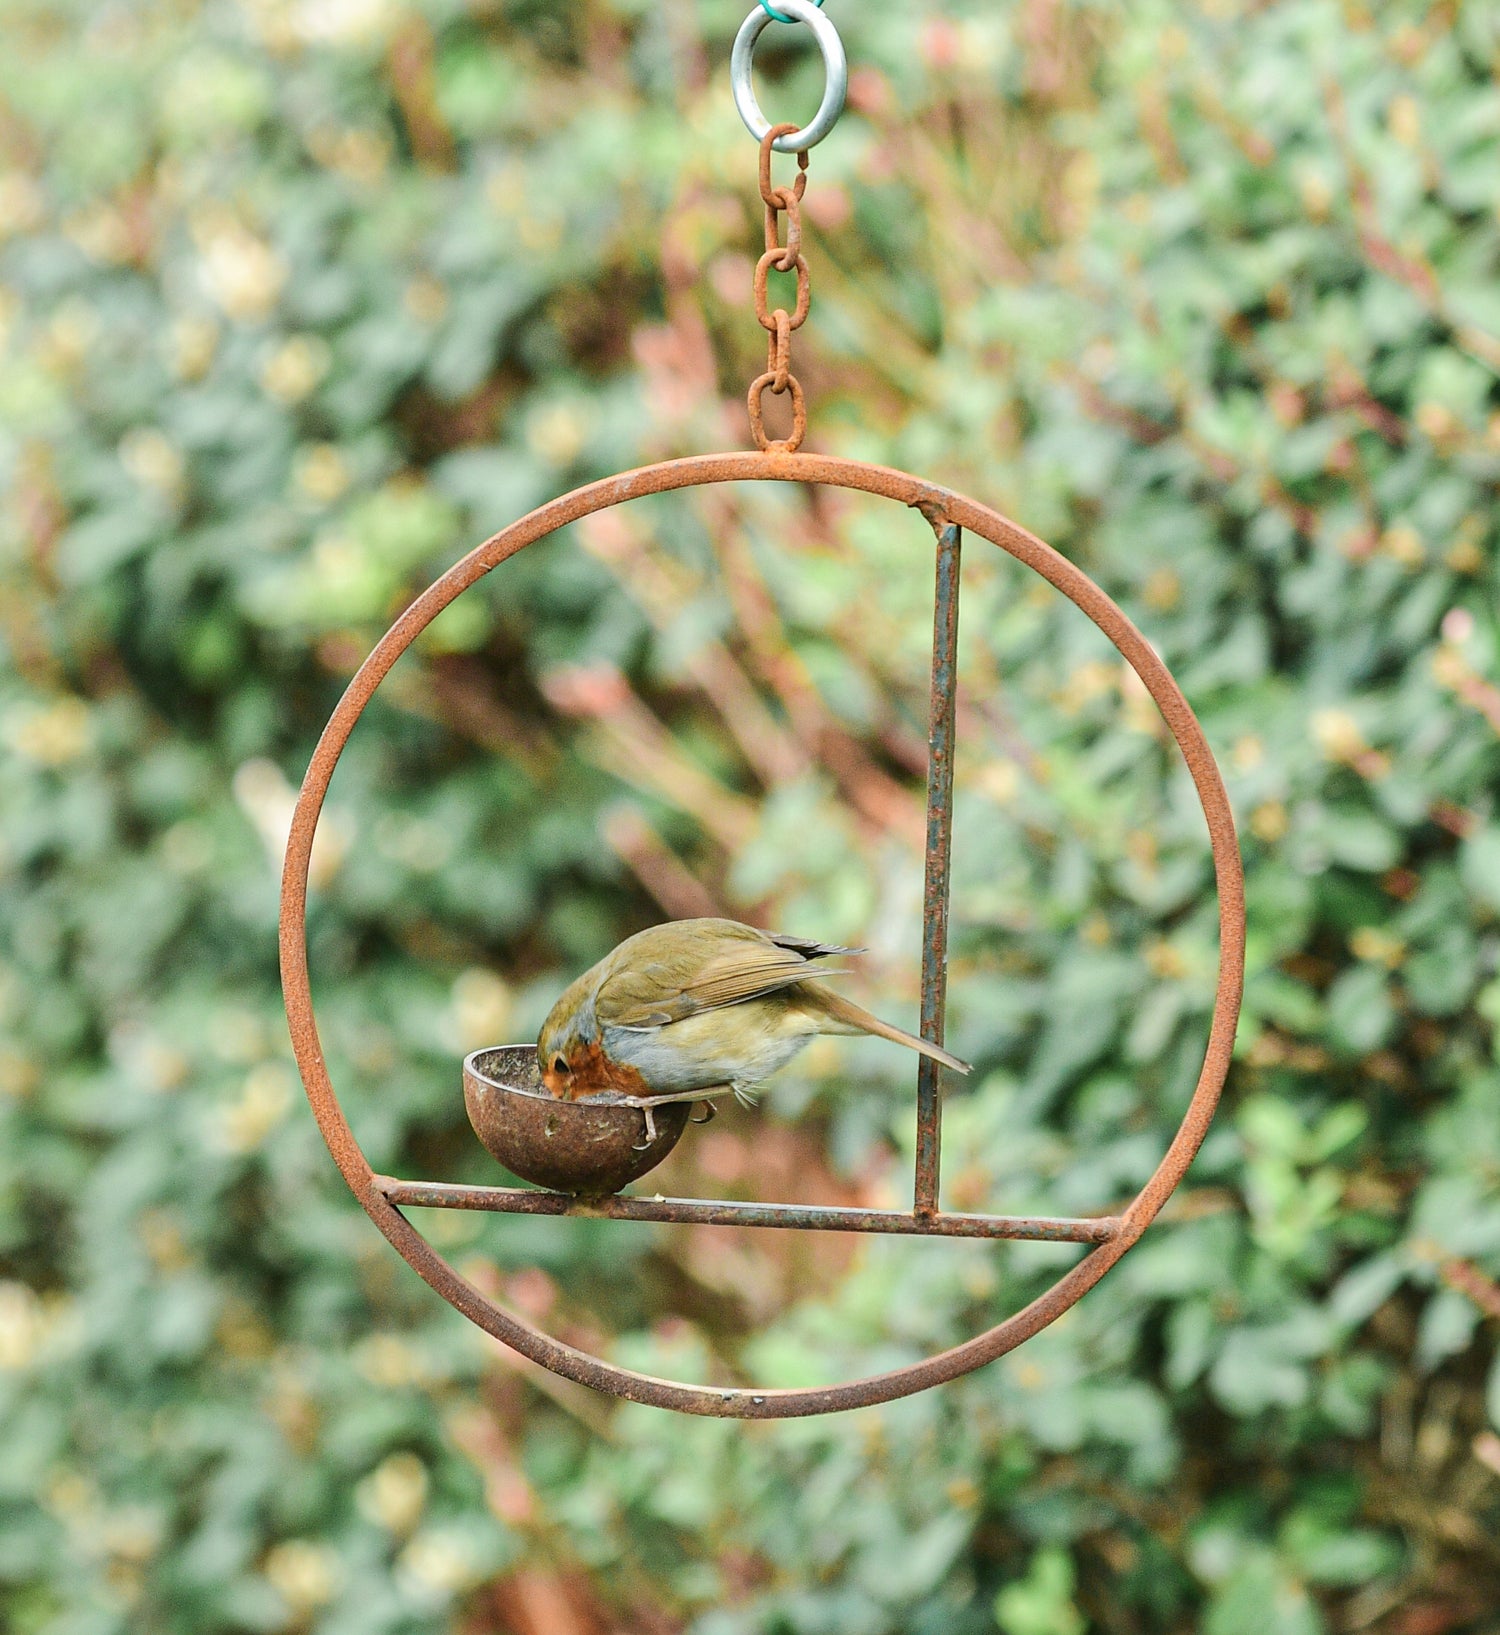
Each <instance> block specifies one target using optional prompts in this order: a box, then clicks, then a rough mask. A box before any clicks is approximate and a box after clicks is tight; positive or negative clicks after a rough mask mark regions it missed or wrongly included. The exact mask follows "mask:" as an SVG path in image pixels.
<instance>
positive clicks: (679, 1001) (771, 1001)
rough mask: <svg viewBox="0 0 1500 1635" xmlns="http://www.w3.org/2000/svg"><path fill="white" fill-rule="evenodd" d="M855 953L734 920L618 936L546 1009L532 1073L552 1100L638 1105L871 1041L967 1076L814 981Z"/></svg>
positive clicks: (749, 1094) (960, 1065)
mask: <svg viewBox="0 0 1500 1635" xmlns="http://www.w3.org/2000/svg"><path fill="white" fill-rule="evenodd" d="M862 952H863V950H862V949H859V948H844V947H840V946H839V945H837V944H835V943H825V942H817V941H814V940H812V939H811V938H807V937H793V936H786V935H783V934H780V933H777V932H772V931H760V930H757V929H756V928H755V927H754V926H751V925H742V924H741V923H740V922H739V921H738V920H727V919H696V920H673V921H669V922H668V923H666V924H664V925H653V926H649V927H648V928H647V929H646V930H644V931H638V932H636V934H635V935H634V936H633V937H627V938H626V939H625V941H624V942H622V943H621V944H620V945H619V946H618V947H617V948H615V949H614V951H613V952H612V953H609V954H606V955H605V957H604V958H603V959H602V960H600V961H599V963H598V964H597V965H594V966H592V967H591V968H590V969H589V970H587V971H585V972H584V973H583V975H582V976H580V977H579V978H578V979H577V980H576V981H575V982H573V983H572V984H571V985H570V986H569V987H568V989H567V990H566V991H565V992H564V993H563V995H562V997H561V998H560V999H558V1001H557V1003H556V1004H555V1005H554V1006H553V1007H552V1010H551V1012H550V1013H549V1014H548V1017H547V1019H546V1021H545V1022H544V1023H543V1024H542V1030H541V1033H540V1035H539V1036H538V1038H537V1070H538V1072H539V1073H540V1075H541V1080H542V1084H543V1086H544V1088H545V1089H546V1090H547V1091H548V1093H549V1094H551V1095H553V1096H555V1097H557V1098H558V1099H559V1100H563V1101H578V1100H582V1099H584V1098H586V1097H589V1096H597V1095H602V1094H608V1093H611V1092H612V1093H613V1094H614V1095H616V1096H619V1097H622V1098H623V1099H625V1100H627V1101H629V1102H630V1103H631V1104H632V1105H636V1106H640V1107H642V1108H644V1110H645V1114H646V1134H647V1141H648V1142H649V1141H651V1140H654V1139H655V1129H654V1120H653V1119H652V1117H651V1107H652V1105H654V1104H660V1103H662V1102H666V1101H697V1100H705V1099H707V1098H709V1097H711V1096H714V1095H721V1094H723V1093H724V1092H726V1091H728V1092H730V1093H732V1094H733V1095H734V1096H735V1098H736V1099H737V1100H738V1101H741V1102H746V1103H749V1102H753V1101H754V1099H755V1097H754V1089H755V1086H756V1085H758V1084H759V1083H760V1082H761V1081H762V1080H763V1079H766V1078H768V1077H769V1076H770V1075H771V1074H772V1073H774V1072H775V1071H776V1070H777V1068H779V1067H782V1066H784V1065H785V1064H786V1063H787V1062H788V1061H790V1060H791V1058H792V1057H793V1056H795V1055H796V1054H797V1052H798V1051H799V1050H801V1049H802V1047H803V1046H804V1045H805V1044H807V1043H808V1042H809V1041H810V1040H812V1039H813V1038H815V1037H816V1036H817V1035H819V1034H860V1033H869V1034H874V1035H875V1036H876V1037H878V1038H881V1039H890V1040H892V1041H894V1042H895V1043H896V1044H901V1045H905V1046H906V1047H907V1048H908V1049H910V1050H915V1051H918V1052H920V1053H921V1054H922V1055H923V1056H929V1057H931V1058H932V1059H933V1060H934V1061H937V1062H941V1063H942V1064H943V1065H944V1066H945V1067H951V1068H952V1069H953V1070H954V1071H955V1072H957V1073H968V1072H969V1071H970V1066H969V1063H968V1062H965V1061H962V1060H960V1059H959V1057H957V1056H954V1055H952V1054H951V1053H950V1052H949V1051H946V1050H944V1049H943V1048H942V1046H941V1045H936V1044H933V1043H932V1041H931V1040H928V1039H919V1038H917V1036H916V1035H915V1034H912V1033H907V1032H905V1031H904V1030H903V1029H901V1028H898V1027H893V1026H892V1025H891V1024H890V1023H889V1022H882V1021H881V1020H880V1018H879V1017H878V1016H872V1015H871V1014H870V1012H869V1011H867V1010H865V1009H863V1008H862V1007H861V1006H859V1005H856V1004H855V1003H854V1002H853V1000H850V999H846V998H844V996H843V995H842V994H838V993H835V992H834V991H833V990H832V989H831V988H828V987H826V986H825V985H824V983H823V981H822V980H820V979H821V978H823V977H828V976H838V975H842V974H843V967H840V966H826V965H821V964H819V963H818V962H819V961H821V960H824V959H827V958H830V957H837V956H839V955H842V954H858V953H862Z"/></svg>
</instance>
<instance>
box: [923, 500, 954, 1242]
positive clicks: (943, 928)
mask: <svg viewBox="0 0 1500 1635" xmlns="http://www.w3.org/2000/svg"><path fill="white" fill-rule="evenodd" d="M936 533H937V575H936V586H935V589H934V591H933V599H932V698H931V704H930V712H929V723H930V724H929V728H928V735H927V861H926V867H925V870H924V876H923V881H922V1024H921V1027H922V1037H923V1038H924V1039H930V1040H931V1041H932V1042H933V1044H935V1045H940V1044H942V1042H943V1021H944V1016H945V1013H946V1010H947V1002H948V897H949V888H948V877H949V873H950V870H951V868H952V862H953V717H954V710H955V708H956V706H957V700H958V584H959V566H960V563H961V560H962V550H963V529H962V528H960V527H959V526H958V524H957V523H955V522H949V523H939V524H938V526H937V528H936ZM942 1071H943V1069H942V1064H941V1063H940V1062H935V1061H933V1060H932V1059H931V1057H929V1056H922V1057H920V1058H919V1059H918V1065H917V1173H916V1181H915V1184H914V1189H913V1193H914V1198H915V1209H916V1212H917V1214H919V1215H932V1214H935V1213H936V1211H937V1207H938V1179H939V1167H940V1164H941V1159H942V1121H943V1103H942Z"/></svg>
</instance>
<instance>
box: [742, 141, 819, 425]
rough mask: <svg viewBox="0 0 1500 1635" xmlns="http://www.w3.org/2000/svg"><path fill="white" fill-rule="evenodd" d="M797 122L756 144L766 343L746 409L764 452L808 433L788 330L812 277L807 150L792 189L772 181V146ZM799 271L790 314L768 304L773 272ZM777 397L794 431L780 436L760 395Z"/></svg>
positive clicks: (756, 282)
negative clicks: (805, 246)
mask: <svg viewBox="0 0 1500 1635" xmlns="http://www.w3.org/2000/svg"><path fill="white" fill-rule="evenodd" d="M796 128H797V127H796V126H795V125H773V126H772V127H771V128H770V130H768V131H767V132H766V134H765V136H764V137H763V138H762V139H761V144H760V196H761V199H762V201H763V202H764V204H765V207H766V247H765V250H764V251H763V252H762V254H761V257H760V260H759V261H757V262H756V263H755V276H754V278H753V279H752V280H751V288H752V291H753V293H754V296H755V316H756V320H757V321H758V322H759V324H760V326H761V328H762V329H764V330H765V331H766V332H767V334H768V336H769V341H768V345H767V350H766V368H765V373H764V374H761V375H757V376H756V377H755V379H754V380H753V381H751V383H750V391H749V394H748V396H747V398H746V407H747V408H748V409H749V411H750V430H751V433H752V434H753V436H754V438H755V446H756V447H757V448H758V449H761V450H762V451H763V452H765V453H767V454H795V453H796V451H797V450H798V449H799V448H800V447H801V446H802V439H803V438H804V437H805V436H806V435H807V400H806V398H805V397H804V396H803V393H802V387H801V384H800V383H799V381H798V380H797V377H796V376H795V375H794V374H792V372H791V364H792V331H793V330H794V329H801V327H802V326H803V324H805V323H806V322H807V314H808V310H809V308H810V307H811V305H812V275H811V274H810V273H809V272H808V269H807V262H806V261H805V260H803V258H802V195H803V194H804V193H805V192H806V191H807V152H806V150H805V149H804V150H803V152H801V153H799V154H798V155H797V178H796V180H795V181H794V182H793V183H792V185H791V186H790V187H773V186H772V185H771V144H772V143H773V142H774V141H775V140H776V139H777V137H779V136H785V135H786V134H787V133H788V132H790V131H795V130H796ZM783 214H785V216H786V220H787V229H786V243H785V244H783V243H782V242H781V217H782V215H783ZM773 270H774V271H776V272H794V273H796V275H797V299H796V301H795V303H794V304H793V308H792V311H791V312H788V311H787V310H786V308H785V307H775V308H772V307H771V306H770V304H769V303H770V299H771V297H770V290H769V283H770V277H771V273H772V271H773ZM768 390H769V391H771V392H773V393H774V394H775V395H776V396H778V397H780V396H783V395H784V394H785V393H787V392H790V393H791V395H792V429H791V432H790V433H789V435H787V436H786V437H783V438H780V439H771V438H768V437H767V436H766V425H765V410H764V403H763V399H764V397H765V395H766V392H767V391H768Z"/></svg>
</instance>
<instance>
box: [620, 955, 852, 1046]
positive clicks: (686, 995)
mask: <svg viewBox="0 0 1500 1635" xmlns="http://www.w3.org/2000/svg"><path fill="white" fill-rule="evenodd" d="M818 946H819V949H820V951H821V952H825V953H831V952H834V950H833V949H824V948H823V947H822V945H821V944H819V945H818ZM838 974H839V972H838V971H837V970H830V969H829V968H828V967H826V966H820V967H818V968H817V969H813V968H811V967H810V966H809V963H808V960H807V958H806V957H804V956H803V955H802V954H800V953H797V952H795V951H794V950H792V949H789V948H781V947H778V946H777V945H776V943H774V942H761V941H759V940H757V941H755V942H734V943H729V944H727V945H721V946H720V947H719V948H717V949H716V950H715V951H714V952H713V953H711V954H710V955H709V957H708V958H707V959H705V960H703V961H702V962H701V963H700V964H698V965H696V966H695V967H694V968H693V969H692V970H691V971H690V972H689V973H688V974H687V976H686V979H684V974H683V972H682V971H681V970H680V969H677V968H674V967H673V966H671V965H668V964H666V963H661V962H657V961H654V960H653V961H641V962H639V963H633V964H631V965H630V966H629V967H628V968H626V969H623V970H620V971H618V972H615V973H613V974H611V975H610V976H609V977H607V978H606V979H605V981H604V982H603V983H602V984H601V985H600V988H599V991H598V993H597V995H596V996H595V1000H594V1008H595V1012H596V1014H597V1016H598V1018H599V1021H600V1022H601V1023H602V1024H603V1025H604V1026H605V1027H616V1028H661V1027H666V1026H667V1024H668V1023H670V1022H680V1021H682V1020H683V1019H684V1018H685V1017H688V1016H696V1015H698V1013H699V1012H700V1011H711V1010H718V1009H719V1008H720V1007H722V1006H724V1005H738V1004H740V1003H742V1002H743V1001H744V1000H747V999H760V998H762V997H763V996H764V995H766V994H769V993H775V992H776V991H777V990H778V989H781V988H791V987H795V986H796V985H797V983H799V982H806V981H808V980H809V979H810V978H811V977H814V976H837V975H838Z"/></svg>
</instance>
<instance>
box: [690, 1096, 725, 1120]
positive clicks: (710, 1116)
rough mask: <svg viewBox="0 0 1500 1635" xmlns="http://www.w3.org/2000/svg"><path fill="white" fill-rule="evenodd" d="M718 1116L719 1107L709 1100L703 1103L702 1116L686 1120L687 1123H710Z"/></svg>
mask: <svg viewBox="0 0 1500 1635" xmlns="http://www.w3.org/2000/svg"><path fill="white" fill-rule="evenodd" d="M718 1116H719V1109H718V1108H717V1107H715V1106H714V1104H713V1103H712V1102H711V1101H705V1102H704V1103H703V1117H702V1118H690V1119H689V1120H688V1123H689V1124H712V1123H713V1121H714V1120H715V1119H716V1118H717V1117H718Z"/></svg>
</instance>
